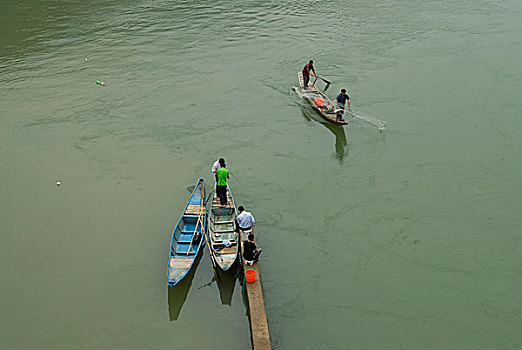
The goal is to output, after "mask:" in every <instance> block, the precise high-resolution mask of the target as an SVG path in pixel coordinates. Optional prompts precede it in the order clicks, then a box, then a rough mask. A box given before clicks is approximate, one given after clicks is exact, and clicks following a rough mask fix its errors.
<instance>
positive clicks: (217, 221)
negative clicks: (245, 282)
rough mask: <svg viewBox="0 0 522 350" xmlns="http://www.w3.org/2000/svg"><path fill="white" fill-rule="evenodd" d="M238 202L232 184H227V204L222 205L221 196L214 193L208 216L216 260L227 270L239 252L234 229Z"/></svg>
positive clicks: (212, 250) (210, 240) (211, 245)
mask: <svg viewBox="0 0 522 350" xmlns="http://www.w3.org/2000/svg"><path fill="white" fill-rule="evenodd" d="M214 193H215V192H214ZM236 216H237V212H236V204H235V203H234V197H232V191H230V186H227V205H226V206H225V207H221V205H220V203H219V198H218V197H217V195H216V194H214V198H213V200H212V206H211V208H210V213H209V216H208V226H207V227H208V233H207V234H208V236H207V237H208V241H209V242H210V253H211V254H212V258H213V260H214V262H216V263H217V265H218V266H219V267H220V268H221V269H222V270H223V271H227V270H228V269H230V267H231V266H232V265H233V264H234V262H235V261H236V258H237V253H238V234H237V233H236V232H235V231H234V223H235V221H236Z"/></svg>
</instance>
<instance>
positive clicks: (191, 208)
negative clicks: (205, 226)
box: [185, 204, 205, 215]
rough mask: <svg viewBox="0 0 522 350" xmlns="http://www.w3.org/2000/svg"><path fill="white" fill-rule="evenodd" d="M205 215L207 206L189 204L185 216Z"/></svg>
mask: <svg viewBox="0 0 522 350" xmlns="http://www.w3.org/2000/svg"><path fill="white" fill-rule="evenodd" d="M203 213H205V206H204V205H201V204H189V205H188V206H187V209H186V210H185V214H188V215H199V214H203Z"/></svg>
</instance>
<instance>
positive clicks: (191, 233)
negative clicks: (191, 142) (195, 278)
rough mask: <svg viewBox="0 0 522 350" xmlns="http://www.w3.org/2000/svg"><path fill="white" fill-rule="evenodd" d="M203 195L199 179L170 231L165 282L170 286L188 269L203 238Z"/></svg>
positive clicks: (204, 213)
mask: <svg viewBox="0 0 522 350" xmlns="http://www.w3.org/2000/svg"><path fill="white" fill-rule="evenodd" d="M205 195H206V191H205V180H204V179H199V181H198V183H197V185H196V187H195V188H194V191H193V192H192V194H191V195H190V198H189V200H188V202H187V205H186V206H185V210H184V211H183V214H182V215H181V218H180V219H179V221H178V224H177V225H176V227H175V228H174V231H173V232H172V238H171V241H170V252H169V260H168V263H167V284H168V285H169V286H171V287H172V286H175V285H176V284H177V283H178V282H179V281H181V280H182V279H183V277H185V276H186V275H187V273H188V272H189V271H190V269H191V268H192V266H193V265H194V260H195V259H196V257H197V256H198V253H199V249H200V248H201V243H202V242H203V240H204V237H203V235H204V234H205V227H206V222H207V209H206V206H205Z"/></svg>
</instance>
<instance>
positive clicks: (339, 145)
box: [321, 122, 348, 164]
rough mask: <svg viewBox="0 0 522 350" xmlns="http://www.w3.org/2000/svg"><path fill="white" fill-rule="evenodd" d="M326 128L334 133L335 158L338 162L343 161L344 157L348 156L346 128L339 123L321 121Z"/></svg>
mask: <svg viewBox="0 0 522 350" xmlns="http://www.w3.org/2000/svg"><path fill="white" fill-rule="evenodd" d="M321 124H322V125H324V126H325V127H326V128H327V129H328V130H330V131H331V132H332V134H334V135H335V158H337V160H338V161H339V163H341V164H342V163H343V161H344V158H346V156H348V141H347V140H346V130H344V127H342V126H340V125H334V124H330V123H327V122H321Z"/></svg>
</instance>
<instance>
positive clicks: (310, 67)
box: [302, 60, 316, 89]
mask: <svg viewBox="0 0 522 350" xmlns="http://www.w3.org/2000/svg"><path fill="white" fill-rule="evenodd" d="M310 71H312V72H314V77H315V76H316V73H315V69H314V61H312V60H310V61H309V62H308V63H307V64H305V66H304V68H303V72H302V73H303V88H304V89H307V88H308V82H309V81H310Z"/></svg>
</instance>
